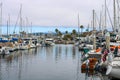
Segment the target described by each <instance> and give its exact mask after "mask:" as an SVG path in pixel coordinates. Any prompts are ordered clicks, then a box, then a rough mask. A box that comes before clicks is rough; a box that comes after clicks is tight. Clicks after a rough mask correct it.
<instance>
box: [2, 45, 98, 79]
mask: <svg viewBox="0 0 120 80" xmlns="http://www.w3.org/2000/svg"><path fill="white" fill-rule="evenodd" d="M80 57H81V54H80V52H79V51H78V48H77V47H74V46H73V45H55V46H52V47H39V48H36V49H30V50H25V51H22V50H21V51H16V52H13V53H12V54H11V55H5V56H0V80H87V79H90V78H91V77H90V76H89V75H88V74H86V73H84V72H83V73H81V72H82V71H81V68H80V65H81V61H80V60H81V59H80ZM95 80H99V79H97V78H95Z"/></svg>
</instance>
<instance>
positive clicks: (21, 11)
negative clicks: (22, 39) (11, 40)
mask: <svg viewBox="0 0 120 80" xmlns="http://www.w3.org/2000/svg"><path fill="white" fill-rule="evenodd" d="M19 30H20V31H19V32H20V35H21V32H22V4H21V5H20V29H19Z"/></svg>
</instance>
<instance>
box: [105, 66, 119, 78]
mask: <svg viewBox="0 0 120 80" xmlns="http://www.w3.org/2000/svg"><path fill="white" fill-rule="evenodd" d="M106 75H108V76H111V77H114V78H118V79H120V67H118V68H117V67H112V66H108V68H107V72H106Z"/></svg>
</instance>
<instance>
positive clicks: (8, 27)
mask: <svg viewBox="0 0 120 80" xmlns="http://www.w3.org/2000/svg"><path fill="white" fill-rule="evenodd" d="M8 17H9V19H8V34H10V15H8Z"/></svg>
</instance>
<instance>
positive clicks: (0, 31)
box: [0, 3, 2, 37]
mask: <svg viewBox="0 0 120 80" xmlns="http://www.w3.org/2000/svg"><path fill="white" fill-rule="evenodd" d="M0 6H1V17H0V37H2V3H1V4H0Z"/></svg>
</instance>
